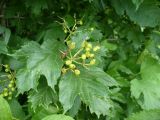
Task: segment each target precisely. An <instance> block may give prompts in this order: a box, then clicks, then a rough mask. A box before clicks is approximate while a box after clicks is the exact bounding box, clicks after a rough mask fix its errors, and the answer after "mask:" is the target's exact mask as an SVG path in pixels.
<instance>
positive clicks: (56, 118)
mask: <svg viewBox="0 0 160 120" xmlns="http://www.w3.org/2000/svg"><path fill="white" fill-rule="evenodd" d="M42 120H74V119H73V118H71V117H69V116H66V115H61V114H55V115H49V116H47V117H45V118H43V119H42Z"/></svg>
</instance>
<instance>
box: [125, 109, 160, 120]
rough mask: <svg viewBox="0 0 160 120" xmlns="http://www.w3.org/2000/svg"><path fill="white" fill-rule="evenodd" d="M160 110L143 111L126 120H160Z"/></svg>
mask: <svg viewBox="0 0 160 120" xmlns="http://www.w3.org/2000/svg"><path fill="white" fill-rule="evenodd" d="M159 119H160V110H156V109H155V110H148V111H141V112H138V113H135V114H133V115H131V116H129V117H128V118H127V119H125V120H159Z"/></svg>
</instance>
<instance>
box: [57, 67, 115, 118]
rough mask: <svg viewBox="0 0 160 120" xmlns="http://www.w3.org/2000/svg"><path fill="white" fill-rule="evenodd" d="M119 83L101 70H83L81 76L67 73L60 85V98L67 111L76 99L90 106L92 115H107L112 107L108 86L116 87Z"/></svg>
mask: <svg viewBox="0 0 160 120" xmlns="http://www.w3.org/2000/svg"><path fill="white" fill-rule="evenodd" d="M116 85H117V82H116V81H115V80H114V79H113V78H112V77H110V76H109V75H108V74H106V73H105V72H103V71H102V70H101V69H99V68H91V69H89V70H88V69H87V70H86V69H82V70H81V74H80V75H79V76H76V75H74V73H72V72H68V73H66V74H65V75H64V76H63V77H62V79H61V81H60V84H59V89H60V91H59V98H60V102H61V103H62V105H63V108H64V110H65V111H67V110H69V109H70V108H71V107H72V106H73V104H74V101H75V99H76V97H77V96H80V98H81V100H82V101H83V102H84V103H85V104H86V105H88V106H89V108H90V111H91V113H93V112H95V113H96V114H97V116H99V115H100V114H103V115H107V114H108V113H109V109H110V108H111V107H112V104H111V99H110V97H109V94H110V92H109V89H108V86H116Z"/></svg>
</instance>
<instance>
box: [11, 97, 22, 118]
mask: <svg viewBox="0 0 160 120" xmlns="http://www.w3.org/2000/svg"><path fill="white" fill-rule="evenodd" d="M9 105H10V108H11V111H12V114H13V117H15V118H18V119H19V120H24V118H25V113H24V111H23V109H22V106H21V105H20V104H19V102H18V101H17V100H16V99H12V100H10V101H9Z"/></svg>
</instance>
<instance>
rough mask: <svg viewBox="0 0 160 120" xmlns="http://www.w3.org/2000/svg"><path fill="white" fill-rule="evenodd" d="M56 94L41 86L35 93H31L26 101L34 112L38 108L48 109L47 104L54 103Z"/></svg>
mask: <svg viewBox="0 0 160 120" xmlns="http://www.w3.org/2000/svg"><path fill="white" fill-rule="evenodd" d="M55 98H56V94H55V93H54V92H53V90H52V89H51V88H50V87H48V86H46V85H43V86H41V87H40V88H38V90H37V91H31V92H30V94H29V96H28V101H29V102H31V107H32V108H33V109H34V110H35V109H36V108H37V107H38V106H44V107H48V106H49V104H51V103H53V102H54V101H55Z"/></svg>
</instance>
